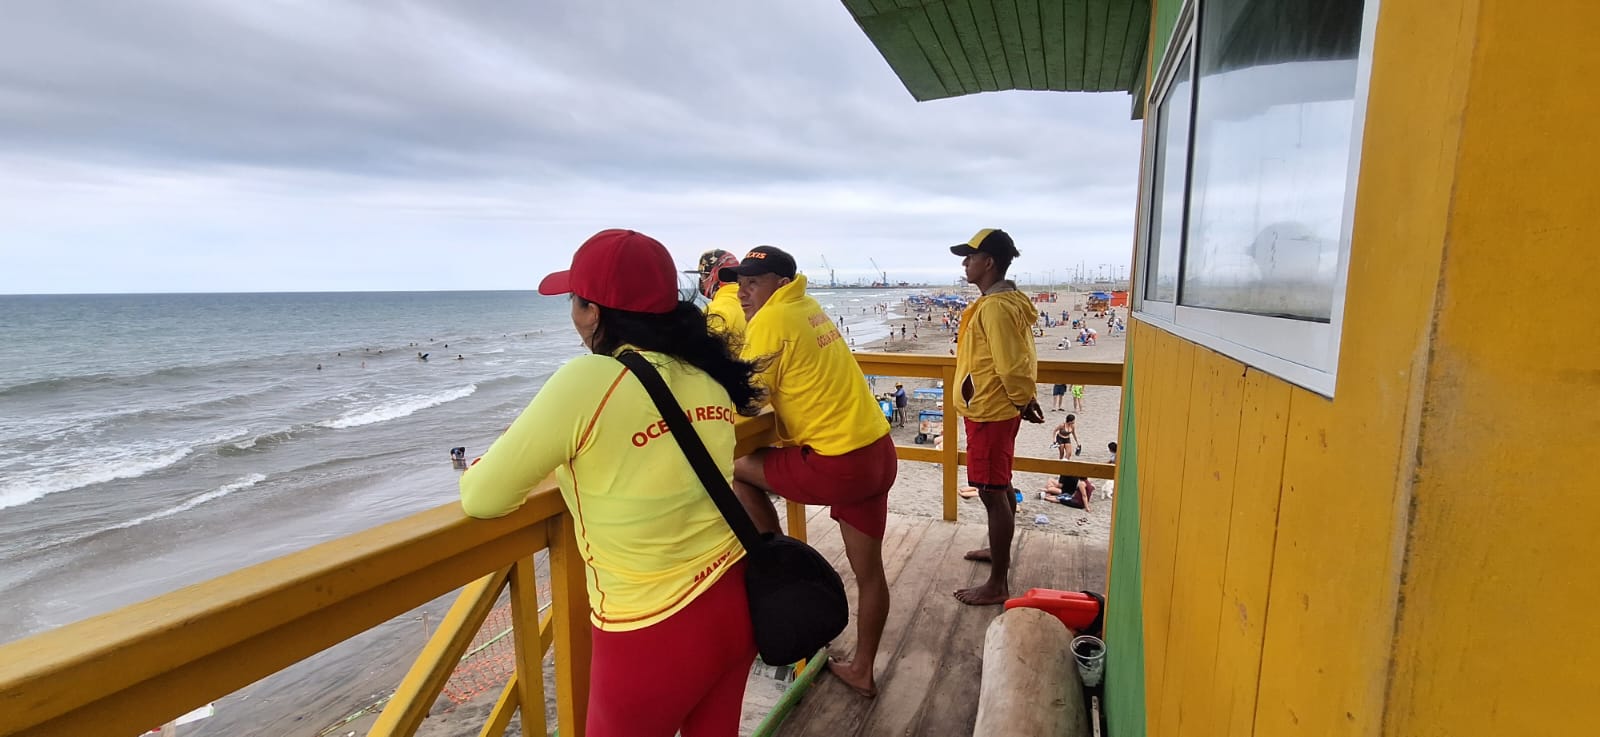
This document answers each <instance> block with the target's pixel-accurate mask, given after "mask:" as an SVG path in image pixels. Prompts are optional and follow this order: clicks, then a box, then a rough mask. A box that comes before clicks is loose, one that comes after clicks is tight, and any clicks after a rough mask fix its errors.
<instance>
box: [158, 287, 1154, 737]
mask: <svg viewBox="0 0 1600 737" xmlns="http://www.w3.org/2000/svg"><path fill="white" fill-rule="evenodd" d="M1084 296H1085V295H1082V294H1073V293H1067V292H1063V293H1061V299H1060V301H1058V302H1056V303H1047V304H1044V305H1041V306H1042V307H1043V308H1045V309H1047V310H1050V311H1051V312H1052V313H1054V314H1055V315H1056V316H1059V313H1060V312H1061V310H1063V309H1067V310H1071V311H1072V313H1073V316H1074V317H1077V316H1079V314H1080V313H1079V311H1078V310H1074V309H1073V307H1074V305H1075V304H1080V303H1081V302H1082V300H1083V298H1084ZM891 308H892V309H894V310H895V311H898V312H905V311H907V310H906V308H905V307H904V306H899V305H894V306H891ZM1120 312H1121V310H1119V313H1120ZM891 324H892V325H893V326H894V330H893V331H892V332H893V335H894V337H892V338H888V339H884V340H880V341H874V342H872V343H868V344H865V345H862V346H860V347H859V349H858V350H863V351H868V350H870V351H882V352H890V353H918V354H929V355H945V356H948V355H951V353H952V351H953V350H954V348H955V344H954V343H952V342H951V341H950V334H949V333H948V332H945V331H944V330H942V329H941V328H940V321H939V318H938V316H934V317H933V321H932V322H926V321H919V320H917V319H914V318H904V319H895V320H891ZM902 325H903V326H905V328H906V336H907V337H906V338H904V339H902V338H900V337H899V327H900V326H902ZM1090 325H1091V326H1092V327H1094V328H1095V329H1096V330H1098V331H1099V333H1100V337H1099V340H1098V345H1093V346H1078V345H1076V344H1074V345H1073V347H1072V348H1070V349H1066V350H1063V349H1058V348H1057V347H1056V346H1057V345H1058V344H1059V343H1060V342H1061V340H1062V339H1063V338H1066V337H1068V336H1069V335H1075V334H1076V331H1075V330H1074V329H1073V328H1071V327H1070V326H1060V325H1058V326H1056V327H1052V328H1046V329H1044V333H1043V335H1041V336H1036V337H1035V339H1034V343H1035V347H1036V349H1037V351H1038V355H1039V358H1040V359H1042V360H1073V361H1096V362H1113V363H1115V362H1120V361H1122V359H1123V352H1124V340H1123V338H1122V337H1121V336H1117V337H1111V336H1110V335H1109V334H1110V330H1108V329H1107V328H1106V321H1105V320H1104V319H1092V322H1091V323H1090ZM913 332H914V333H915V335H916V337H915V338H912V337H911V336H912V334H913ZM897 380H898V381H900V382H901V383H904V384H905V387H906V390H907V392H908V393H909V392H910V391H911V390H913V389H918V388H924V387H934V386H936V382H934V381H932V380H928V379H916V378H902V379H896V377H880V378H877V379H876V380H875V387H874V390H875V391H876V392H878V393H880V394H881V393H884V392H889V391H893V389H894V384H895V382H896V381H897ZM1050 390H1051V387H1050V385H1047V384H1041V385H1039V386H1038V397H1039V403H1040V405H1041V406H1043V407H1044V408H1045V422H1044V423H1042V424H1037V425H1035V424H1030V423H1023V425H1022V428H1021V430H1020V432H1019V433H1018V436H1017V454H1018V456H1028V457H1036V458H1048V459H1054V458H1056V457H1057V451H1056V449H1055V448H1053V447H1052V445H1051V442H1052V438H1053V435H1054V429H1055V427H1056V426H1057V425H1058V424H1059V423H1060V422H1061V421H1062V420H1063V419H1065V417H1066V415H1067V414H1068V413H1072V412H1073V408H1072V397H1071V395H1070V393H1069V394H1068V395H1067V396H1066V397H1065V399H1064V402H1063V406H1064V410H1063V411H1054V410H1053V409H1052V405H1053V402H1052V397H1051V391H1050ZM1120 402H1121V392H1120V390H1119V389H1118V388H1116V387H1098V386H1090V387H1087V388H1086V391H1085V397H1084V403H1085V406H1084V409H1083V410H1082V411H1080V412H1076V413H1075V414H1076V416H1077V423H1076V424H1077V430H1078V436H1079V438H1080V440H1081V442H1082V444H1083V446H1084V450H1083V455H1082V456H1080V457H1079V458H1080V459H1081V460H1085V461H1091V462H1105V461H1109V460H1110V458H1111V455H1110V452H1109V450H1108V449H1107V448H1106V443H1107V442H1110V441H1113V440H1115V439H1116V437H1117V429H1118V425H1119V412H1120ZM935 406H936V403H935V402H934V401H931V400H917V399H913V400H912V401H911V403H910V406H909V407H908V408H907V418H906V422H905V425H904V426H903V427H895V428H894V429H893V435H894V438H895V442H896V443H897V444H899V445H915V442H914V438H915V436H916V435H917V432H918V429H917V419H916V418H917V412H918V411H919V410H922V409H933V408H935ZM951 418H952V427H958V426H957V425H955V424H954V417H953V415H952V416H951ZM960 434H961V433H960V432H959V431H957V432H955V433H953V434H952V436H951V437H952V438H954V437H959V436H960ZM930 447H931V446H930ZM960 478H961V482H962V483H963V484H964V483H965V473H964V472H963V473H962V474H960ZM1051 478H1053V477H1051V476H1048V475H1045V474H1038V473H1019V474H1017V475H1016V476H1015V478H1014V483H1015V485H1016V487H1017V488H1018V489H1019V490H1021V491H1022V492H1023V495H1024V496H1023V502H1022V504H1021V506H1020V508H1019V510H1018V516H1017V524H1018V527H1019V529H1020V528H1023V527H1030V526H1031V527H1033V528H1035V529H1039V530H1047V531H1050V532H1054V533H1059V534H1063V535H1074V536H1081V537H1084V538H1085V539H1086V541H1087V542H1090V543H1092V544H1100V545H1106V544H1108V543H1109V540H1110V531H1111V501H1110V500H1109V499H1106V498H1105V497H1104V493H1105V491H1106V490H1107V489H1108V488H1109V487H1110V486H1111V485H1110V484H1109V483H1105V482H1101V481H1096V482H1095V483H1096V486H1097V489H1098V491H1097V492H1096V493H1095V494H1094V496H1093V497H1092V499H1091V502H1090V509H1088V510H1079V509H1074V508H1071V507H1067V506H1064V505H1061V504H1058V503H1055V502H1052V501H1044V500H1041V499H1040V498H1039V492H1040V491H1042V490H1044V488H1045V483H1046V481H1047V480H1050V479H1051ZM941 483H942V473H941V470H940V467H939V466H938V465H936V464H931V463H916V462H909V461H902V462H901V463H900V470H899V477H898V479H897V481H896V483H895V485H894V487H893V489H892V490H891V491H890V495H889V509H890V511H891V512H894V513H896V514H903V515H917V516H923V517H931V518H942V517H943V514H944V512H943V493H942V490H941ZM957 513H958V518H959V519H960V520H961V521H963V522H972V523H979V524H981V523H983V521H984V511H983V505H982V503H981V502H980V501H978V500H977V499H975V498H974V499H965V498H963V499H960V500H959V502H958V508H957ZM541 584H543V585H541V588H542V589H544V590H545V591H548V587H547V586H548V584H547V582H545V581H541ZM1028 585H1029V584H1028V582H1026V581H1014V582H1013V588H1014V589H1020V588H1025V587H1027V586H1028ZM452 599H453V595H451V596H446V597H442V598H441V599H439V600H436V601H434V602H431V603H429V604H428V605H426V606H424V607H421V608H419V609H418V610H415V611H413V612H410V613H408V614H406V615H404V616H402V617H398V618H396V619H394V620H391V622H389V623H387V624H385V625H383V626H380V627H379V628H377V629H375V630H373V631H370V632H368V633H364V634H363V635H361V636H358V637H357V638H354V639H352V640H350V641H347V642H345V643H341V644H340V645H338V646H336V647H334V648H331V649H330V650H328V651H325V652H324V653H321V654H319V655H317V656H315V657H313V658H311V659H308V660H307V661H305V662H303V663H300V664H298V665H296V666H294V667H293V668H291V669H289V670H288V671H285V672H283V673H280V674H278V675H275V676H273V677H271V678H268V679H265V680H263V681H262V682H259V683H257V684H255V685H252V686H251V687H248V688H246V689H244V690H242V691H240V692H239V693H236V694H234V695H231V696H229V697H226V698H225V699H222V700H219V702H218V709H219V717H220V718H214V719H210V720H205V721H202V722H200V723H197V724H195V725H193V727H191V728H185V729H183V730H180V734H193V735H211V734H217V735H220V734H272V735H294V736H297V737H298V736H302V735H303V736H304V737H348V736H349V735H363V734H366V732H367V730H368V728H369V727H370V726H371V724H372V721H373V718H374V717H375V715H376V713H377V711H378V710H379V709H381V705H382V702H383V701H384V700H385V699H386V697H387V694H388V693H389V692H390V691H392V689H393V688H394V685H395V684H396V683H398V681H399V679H400V677H401V676H402V675H403V674H404V672H405V669H406V668H407V667H409V664H410V662H411V661H412V660H413V659H414V658H415V657H416V655H417V653H418V652H420V650H421V647H422V644H423V642H424V638H425V633H426V631H427V629H426V628H427V627H428V626H429V625H428V623H430V622H433V623H436V622H438V621H439V619H440V617H441V616H442V614H443V612H444V610H445V609H447V608H448V606H449V604H450V601H451V600H452ZM545 600H548V599H545ZM552 670H553V667H552V664H551V662H550V661H549V660H547V661H546V663H545V671H546V679H547V680H546V683H547V684H553V683H554V674H553V672H552ZM771 671H772V669H770V668H765V667H762V666H759V665H758V666H757V667H754V668H752V671H751V676H750V681H749V685H748V687H747V690H746V699H745V717H744V720H743V724H742V729H741V733H742V734H746V735H748V734H750V733H751V732H752V731H753V730H754V728H755V727H756V726H757V725H758V724H759V723H760V722H761V720H762V719H763V718H764V717H765V716H766V714H767V713H768V712H769V711H770V710H771V709H772V707H773V705H775V704H776V702H777V700H778V698H779V696H781V694H782V693H783V689H784V688H785V687H786V683H785V682H784V681H782V680H778V679H775V678H773V677H771ZM329 683H337V684H338V685H337V686H335V687H332V688H329V687H328V686H327V685H326V684H329ZM549 693H550V701H549V703H547V705H546V706H547V716H548V717H549V718H551V719H553V718H554V689H553V686H552V687H550V690H549ZM496 695H497V691H492V690H491V691H488V692H485V693H483V694H481V695H479V696H477V697H476V698H472V699H469V700H465V701H463V702H462V703H455V702H453V701H451V700H450V699H448V698H445V697H441V699H440V701H439V703H438V704H437V705H436V706H435V708H434V710H433V714H432V715H431V716H430V717H429V719H428V720H427V722H425V723H424V725H423V727H422V729H421V731H420V732H419V734H422V735H427V736H428V737H458V736H460V737H467V736H468V735H475V734H477V733H478V731H479V730H480V729H481V727H482V724H483V721H484V719H485V718H486V717H487V715H488V713H489V710H490V709H491V708H492V706H493V702H494V698H495V696H496ZM251 702H255V703H251ZM264 703H276V704H279V705H281V706H279V707H277V708H263V704H264ZM241 711H245V712H252V713H255V714H258V715H259V714H261V713H263V712H268V713H271V714H273V715H274V718H272V719H271V720H270V721H261V720H259V719H258V720H252V722H251V723H244V722H241V721H235V720H233V719H228V718H227V717H226V716H224V715H227V714H228V713H229V712H234V713H237V712H241ZM208 722H209V724H208ZM191 730H192V731H191ZM520 733H521V732H520V729H519V728H518V727H517V726H516V724H515V723H513V725H512V727H511V728H510V729H509V730H508V732H507V734H520Z"/></svg>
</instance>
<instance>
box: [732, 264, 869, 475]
mask: <svg viewBox="0 0 1600 737" xmlns="http://www.w3.org/2000/svg"><path fill="white" fill-rule="evenodd" d="M744 340H745V344H744V352H743V354H744V357H745V358H760V359H767V360H768V364H767V366H766V369H765V370H764V371H763V372H762V374H761V382H762V384H763V385H765V386H766V387H767V394H768V396H767V398H768V400H769V401H770V402H772V410H773V412H774V413H776V414H777V415H778V428H779V437H780V438H781V439H782V440H784V441H786V442H791V443H795V444H798V445H809V446H811V449H812V450H814V451H816V452H818V453H821V454H823V455H829V456H836V455H844V454H845V453H849V452H850V451H852V450H858V449H860V448H865V447H866V446H868V445H870V444H872V443H873V442H876V441H877V440H878V438H881V437H883V436H884V435H887V434H889V421H888V420H887V419H885V418H884V416H883V411H882V410H881V409H879V408H878V400H877V398H876V397H874V396H872V389H871V387H868V386H867V377H866V374H863V373H862V372H861V366H860V365H859V364H857V363H856V358H855V356H853V355H851V353H850V348H849V346H848V345H847V342H846V341H845V340H844V337H843V336H841V335H840V334H839V329H838V328H837V327H835V326H834V324H833V320H830V319H828V315H827V313H825V312H823V310H822V305H820V304H818V303H817V300H816V299H815V298H813V297H811V296H809V295H807V294H806V278H805V277H804V276H796V277H795V278H794V281H792V282H790V283H788V284H785V285H783V286H781V287H779V288H778V291H776V292H774V293H773V295H772V298H771V299H770V300H768V301H767V303H766V304H765V305H763V306H762V307H761V310H760V311H759V312H757V313H756V314H755V316H753V317H751V318H750V323H749V324H748V325H746V326H745V336H744Z"/></svg>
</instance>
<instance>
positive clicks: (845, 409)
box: [722, 246, 899, 698]
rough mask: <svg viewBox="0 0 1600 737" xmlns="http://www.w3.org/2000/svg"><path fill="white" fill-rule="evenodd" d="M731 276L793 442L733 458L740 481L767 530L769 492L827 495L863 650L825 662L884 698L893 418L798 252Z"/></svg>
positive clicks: (749, 261) (764, 377) (772, 518)
mask: <svg viewBox="0 0 1600 737" xmlns="http://www.w3.org/2000/svg"><path fill="white" fill-rule="evenodd" d="M722 278H723V281H729V280H737V281H738V282H739V303H740V304H742V305H744V309H745V318H746V319H748V320H749V323H748V325H747V326H746V328H745V345H744V355H745V356H746V357H748V358H752V359H756V360H761V361H763V363H764V365H763V370H762V373H761V385H762V386H763V387H765V388H766V389H767V391H768V393H769V397H768V398H769V399H770V400H771V402H772V411H773V413H774V414H776V415H777V418H778V427H779V428H781V431H780V439H781V440H783V441H784V442H785V443H786V446H785V447H781V448H762V449H760V450H757V451H755V452H754V453H752V454H750V455H748V456H744V457H742V458H740V459H739V460H738V461H737V462H735V463H734V467H733V473H734V485H733V490H734V492H735V493H736V494H738V495H739V501H740V502H742V503H743V504H744V507H745V509H746V510H747V511H749V512H750V518H751V519H752V520H754V521H755V523H756V527H757V529H760V530H761V531H763V532H775V531H777V530H778V510H777V508H776V507H774V506H773V505H772V501H771V500H770V499H769V498H768V497H767V492H769V491H770V492H773V493H776V494H777V495H779V496H781V497H783V498H785V499H788V500H789V501H794V502H801V503H804V504H817V505H826V506H827V507H828V512H829V515H830V516H831V517H833V519H835V520H838V522H839V537H840V538H841V539H842V540H844V552H845V557H846V558H848V559H849V561H850V570H851V572H853V573H854V574H855V578H856V594H857V596H856V602H857V605H856V608H857V616H856V650H855V652H854V653H853V654H852V655H851V656H850V657H848V658H843V657H835V656H830V657H829V658H828V663H827V667H828V671H829V672H830V673H832V674H833V675H834V676H836V677H838V678H839V679H840V680H842V681H844V683H845V684H846V685H848V686H849V687H850V688H852V689H854V690H855V691H856V693H859V694H861V695H862V696H866V697H869V698H870V697H873V696H876V695H877V694H878V686H877V681H876V680H874V678H873V668H874V665H875V664H876V662H877V657H878V645H879V644H880V642H881V641H882V639H883V628H884V626H885V624H886V623H887V621H888V618H889V584H888V579H887V578H886V576H885V574H884V570H883V534H884V529H885V524H886V523H887V520H888V516H889V487H891V486H894V479H895V475H896V474H897V473H898V470H899V460H898V459H897V458H896V456H895V449H894V439H893V438H891V437H890V436H889V421H888V420H887V419H885V418H884V416H883V410H882V409H880V408H879V406H878V400H877V397H874V396H873V395H872V389H871V387H870V386H869V385H868V384H867V377H866V375H865V374H863V373H862V371H861V365H860V364H858V363H856V360H855V357H854V356H852V355H851V354H850V350H849V349H848V348H847V347H846V346H845V343H844V341H843V340H842V338H841V336H840V335H839V329H838V327H837V326H836V325H834V323H833V320H831V319H829V318H828V315H827V313H826V312H824V311H823V309H822V305H821V304H819V303H818V302H817V300H816V298H815V297H812V296H810V295H808V294H806V277H805V275H804V274H799V273H797V272H796V270H795V263H794V257H793V256H790V255H789V254H788V253H786V252H785V251H784V250H783V249H781V248H775V247H773V246H756V247H755V248H752V249H750V251H749V252H748V253H746V254H745V257H744V259H743V260H741V261H740V262H739V266H737V267H735V268H729V269H724V270H723V276H722Z"/></svg>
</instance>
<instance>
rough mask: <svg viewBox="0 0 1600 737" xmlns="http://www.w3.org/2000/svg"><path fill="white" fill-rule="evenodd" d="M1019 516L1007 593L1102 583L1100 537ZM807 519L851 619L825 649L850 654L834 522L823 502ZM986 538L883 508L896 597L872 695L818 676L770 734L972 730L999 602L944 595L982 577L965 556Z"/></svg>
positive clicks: (976, 528) (938, 736)
mask: <svg viewBox="0 0 1600 737" xmlns="http://www.w3.org/2000/svg"><path fill="white" fill-rule="evenodd" d="M1025 519H1026V517H1025V516H1024V517H1021V518H1019V519H1018V525H1017V526H1018V530H1017V540H1016V542H1015V544H1014V547H1013V549H1014V550H1015V555H1014V563H1013V568H1012V572H1011V593H1012V595H1013V596H1015V595H1020V594H1021V593H1022V592H1024V591H1026V590H1027V589H1029V588H1034V587H1046V588H1054V589H1065V590H1071V591H1077V590H1082V589H1089V590H1093V591H1101V592H1103V591H1105V575H1106V545H1105V544H1104V543H1103V542H1096V543H1089V542H1087V541H1086V540H1085V539H1084V538H1081V537H1075V536H1071V535H1061V534H1055V533H1048V532H1039V531H1035V530H1032V529H1029V527H1028V526H1027V525H1026V524H1024V520H1025ZM806 527H807V530H808V531H809V533H810V534H809V537H810V541H811V544H812V545H813V546H815V547H816V548H817V550H819V551H821V552H822V554H823V555H825V556H828V557H829V558H831V559H833V561H834V566H835V567H836V568H837V569H838V570H839V571H840V572H841V573H842V574H844V577H845V589H846V590H847V591H848V592H849V593H850V600H851V601H850V612H851V615H852V616H851V621H850V626H849V627H847V628H846V629H845V632H844V634H843V635H842V636H841V637H840V638H839V640H837V641H836V642H835V643H834V646H833V647H832V648H830V649H831V651H832V652H837V653H846V654H847V653H849V652H851V651H852V650H853V649H854V647H855V639H856V638H855V617H854V615H855V612H856V604H855V585H854V577H853V576H851V575H850V573H849V571H850V565H849V562H848V561H847V560H846V559H845V555H844V544H843V542H842V541H841V540H840V538H839V527H838V525H837V524H836V523H834V522H833V521H832V520H830V519H828V515H827V513H826V510H825V509H820V508H819V509H813V510H811V514H810V515H809V519H808V520H807V525H806ZM986 545H987V531H986V529H985V528H984V526H982V525H976V524H963V523H957V522H945V521H943V520H938V519H930V518H926V517H910V516H904V515H897V514H891V515H889V524H888V529H887V530H886V532H885V533H884V539H883V560H884V568H885V570H886V573H887V574H888V579H889V591H890V596H891V597H892V602H893V603H892V604H891V606H890V609H889V622H888V626H887V627H886V628H885V629H884V640H883V644H882V645H881V646H880V647H879V649H878V664H877V674H878V690H879V694H878V697H877V698H876V699H865V698H862V697H860V696H858V695H856V694H855V693H854V692H853V691H851V690H850V689H849V688H847V687H845V686H844V684H842V683H840V682H839V681H838V680H837V679H835V678H833V677H831V676H829V675H827V674H823V675H822V676H821V677H820V678H818V679H817V681H816V683H815V684H814V685H813V687H812V689H811V691H810V692H809V693H808V694H806V696H805V698H804V700H803V701H801V702H800V704H799V705H797V706H796V707H795V709H794V711H793V712H792V713H791V714H790V715H789V717H788V719H786V720H785V721H784V723H783V724H782V726H781V727H780V728H779V729H778V730H777V731H776V733H775V734H776V735H779V736H780V737H801V736H809V735H828V736H829V737H835V736H843V735H863V736H865V737H872V736H875V735H927V736H929V737H942V736H945V735H960V736H961V737H968V736H969V735H971V734H972V727H973V723H974V721H975V720H976V718H977V714H978V681H979V677H980V675H981V673H982V667H983V666H982V654H983V636H984V631H985V629H986V628H987V627H988V626H989V623H990V622H991V621H992V620H993V619H994V618H995V616H996V615H998V614H999V613H1000V611H1001V608H1000V607H999V606H989V607H969V606H966V605H963V604H961V603H960V602H957V601H956V600H955V598H954V597H953V596H951V594H952V592H954V591H955V590H956V589H958V588H963V587H966V586H971V585H976V584H978V583H981V582H982V581H983V580H984V577H986V576H987V575H988V565H987V564H980V563H973V562H971V561H966V560H963V559H962V555H964V554H965V553H966V552H967V551H968V550H972V549H974V548H981V547H985V546H986Z"/></svg>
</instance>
